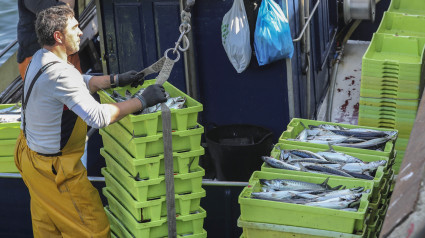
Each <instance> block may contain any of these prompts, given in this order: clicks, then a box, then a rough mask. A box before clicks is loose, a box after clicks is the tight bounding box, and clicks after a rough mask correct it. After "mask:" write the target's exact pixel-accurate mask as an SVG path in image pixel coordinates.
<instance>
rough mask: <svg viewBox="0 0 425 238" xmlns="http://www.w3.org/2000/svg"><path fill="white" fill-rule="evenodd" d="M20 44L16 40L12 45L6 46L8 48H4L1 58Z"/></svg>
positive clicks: (0, 54) (0, 53)
mask: <svg viewBox="0 0 425 238" xmlns="http://www.w3.org/2000/svg"><path fill="white" fill-rule="evenodd" d="M17 43H18V39H15V40H14V41H12V43H10V44H9V45H8V46H6V48H4V49H3V50H2V52H0V58H1V57H2V56H3V55H4V54H6V53H7V52H8V51H9V50H10V49H11V48H12V47H13V46H15V45H16V44H17Z"/></svg>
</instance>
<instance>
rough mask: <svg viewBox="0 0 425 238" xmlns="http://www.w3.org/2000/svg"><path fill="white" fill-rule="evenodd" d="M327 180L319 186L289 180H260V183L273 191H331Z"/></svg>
mask: <svg viewBox="0 0 425 238" xmlns="http://www.w3.org/2000/svg"><path fill="white" fill-rule="evenodd" d="M328 180H329V178H326V179H325V181H323V183H321V184H315V183H308V182H302V181H297V180H290V179H271V180H267V179H260V183H261V184H263V185H266V186H268V187H269V188H271V189H274V190H280V191H284V190H299V189H304V190H313V191H314V190H326V189H331V187H330V186H329V185H328Z"/></svg>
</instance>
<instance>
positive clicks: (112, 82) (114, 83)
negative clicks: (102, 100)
mask: <svg viewBox="0 0 425 238" xmlns="http://www.w3.org/2000/svg"><path fill="white" fill-rule="evenodd" d="M109 83H110V84H111V88H116V87H117V82H116V81H115V76H114V74H111V75H109Z"/></svg>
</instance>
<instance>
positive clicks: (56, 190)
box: [15, 117, 110, 238]
mask: <svg viewBox="0 0 425 238" xmlns="http://www.w3.org/2000/svg"><path fill="white" fill-rule="evenodd" d="M86 134H87V124H86V123H85V122H84V121H83V120H82V119H81V118H79V117H78V118H77V120H76V122H75V125H74V128H73V131H72V133H71V136H70V138H69V140H68V142H67V143H66V144H65V146H64V147H63V149H62V150H61V152H62V155H59V156H54V157H52V156H43V155H40V154H38V153H37V152H35V151H33V150H31V149H30V148H29V147H28V146H27V142H26V139H25V135H24V133H23V131H22V130H21V133H20V135H19V137H18V140H17V142H16V147H15V164H16V167H17V168H18V169H19V171H20V173H21V175H22V179H23V180H24V182H25V184H26V186H27V187H28V190H29V193H30V196H31V217H32V226H33V233H34V237H36V238H38V237H42V238H44V237H72V238H75V237H78V238H80V237H110V228H109V222H108V218H107V217H106V214H105V211H104V210H103V205H102V201H101V200H100V196H99V192H98V191H97V189H96V188H94V187H93V185H92V184H91V182H90V181H89V180H88V178H87V170H86V168H85V167H84V165H83V163H82V162H81V160H80V159H81V156H82V155H83V154H84V147H85V138H86Z"/></svg>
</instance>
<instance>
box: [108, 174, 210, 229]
mask: <svg viewBox="0 0 425 238" xmlns="http://www.w3.org/2000/svg"><path fill="white" fill-rule="evenodd" d="M104 176H105V180H106V179H107V180H108V184H109V185H111V186H108V187H107V189H108V191H109V192H110V193H111V194H112V195H113V196H115V198H116V199H117V200H118V201H119V202H120V203H121V204H122V205H123V206H124V207H125V208H126V209H127V210H128V211H129V212H130V213H131V214H132V215H133V217H134V218H135V219H136V220H138V221H141V220H143V219H147V217H151V218H150V219H152V217H153V216H155V217H156V218H158V217H161V216H165V215H166V211H167V209H166V207H165V206H166V203H165V201H166V200H165V196H162V197H159V198H156V199H152V200H147V201H144V202H139V201H137V200H135V199H134V198H133V197H132V196H131V194H130V193H129V192H127V190H125V188H123V187H122V185H121V184H120V183H119V182H118V181H116V180H115V178H114V177H113V176H112V175H110V174H108V173H104ZM205 195H206V193H205V190H203V189H202V190H201V191H200V192H194V193H188V194H181V195H180V194H175V206H176V213H177V214H181V215H188V214H189V213H190V212H194V211H196V210H198V208H199V206H200V201H201V198H203V197H205ZM145 208H146V209H145ZM158 214H159V215H158Z"/></svg>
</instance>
